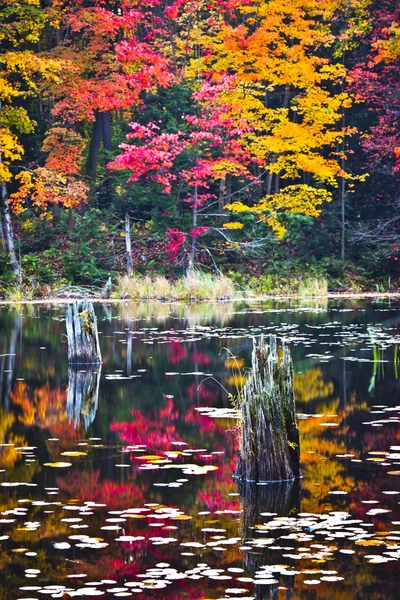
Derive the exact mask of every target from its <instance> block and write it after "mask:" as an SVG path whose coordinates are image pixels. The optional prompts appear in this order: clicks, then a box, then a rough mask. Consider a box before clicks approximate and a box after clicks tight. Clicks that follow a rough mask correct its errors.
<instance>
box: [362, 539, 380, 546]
mask: <svg viewBox="0 0 400 600" xmlns="http://www.w3.org/2000/svg"><path fill="white" fill-rule="evenodd" d="M384 543H385V542H382V541H379V540H357V542H356V546H381V545H382V544H384Z"/></svg>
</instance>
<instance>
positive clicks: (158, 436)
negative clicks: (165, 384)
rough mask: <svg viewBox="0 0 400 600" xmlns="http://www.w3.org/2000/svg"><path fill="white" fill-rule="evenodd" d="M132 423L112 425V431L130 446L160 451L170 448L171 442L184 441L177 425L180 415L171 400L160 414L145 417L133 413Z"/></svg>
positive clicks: (135, 412)
mask: <svg viewBox="0 0 400 600" xmlns="http://www.w3.org/2000/svg"><path fill="white" fill-rule="evenodd" d="M131 415H132V419H133V421H132V422H130V423H127V422H120V423H116V422H114V423H112V424H111V430H112V431H117V432H118V433H119V437H120V439H121V440H122V441H124V442H126V443H128V444H130V445H135V444H144V445H146V446H147V447H148V448H154V449H156V450H159V449H160V448H167V447H169V445H170V443H171V442H174V441H182V438H181V437H180V435H179V434H178V432H177V430H176V427H175V424H174V423H173V422H171V421H174V420H177V419H178V418H179V414H178V412H177V411H175V409H174V404H173V401H172V400H171V399H169V400H168V401H167V402H166V405H165V406H164V408H163V409H162V410H161V411H160V412H159V414H150V415H146V416H145V415H143V414H142V413H141V412H140V411H139V410H132V411H131Z"/></svg>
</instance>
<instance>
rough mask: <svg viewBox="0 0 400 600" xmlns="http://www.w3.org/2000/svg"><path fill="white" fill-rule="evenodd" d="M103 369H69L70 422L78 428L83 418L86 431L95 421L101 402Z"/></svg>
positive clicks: (68, 401) (68, 398) (68, 400)
mask: <svg viewBox="0 0 400 600" xmlns="http://www.w3.org/2000/svg"><path fill="white" fill-rule="evenodd" d="M100 374H101V367H98V368H97V370H95V369H94V368H90V367H89V368H88V369H87V370H85V371H79V370H77V369H76V368H75V367H70V368H69V369H68V396H67V413H68V418H69V421H70V422H71V421H74V423H75V427H77V426H78V425H79V423H80V421H81V417H83V422H84V425H85V429H88V427H89V425H91V424H92V423H93V421H94V418H95V416H96V412H97V405H98V400H99V387H100Z"/></svg>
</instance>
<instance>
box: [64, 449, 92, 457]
mask: <svg viewBox="0 0 400 600" xmlns="http://www.w3.org/2000/svg"><path fill="white" fill-rule="evenodd" d="M61 456H87V452H78V451H72V450H71V451H67V452H61Z"/></svg>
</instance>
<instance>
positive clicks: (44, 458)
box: [0, 300, 400, 600]
mask: <svg viewBox="0 0 400 600" xmlns="http://www.w3.org/2000/svg"><path fill="white" fill-rule="evenodd" d="M96 312H97V315H98V321H99V330H100V332H101V333H100V343H101V347H102V352H103V361H104V362H103V365H102V369H101V372H100V373H98V372H93V371H90V370H87V371H86V372H83V373H73V372H71V371H70V372H69V371H68V362H67V348H66V343H65V323H64V320H63V319H64V314H65V307H64V306H56V307H51V306H48V307H38V306H29V307H24V308H13V309H10V308H2V309H1V310H0V471H1V472H0V481H1V482H2V483H1V486H0V504H1V508H0V513H1V514H0V568H1V574H2V577H1V580H0V599H1V600H3V599H4V600H6V599H7V600H12V599H16V598H21V599H22V598H23V599H25V600H27V599H33V598H34V599H40V598H46V596H47V597H49V598H64V599H65V598H70V597H75V596H76V597H86V596H89V597H94V596H102V597H103V598H105V599H106V598H107V599H108V598H114V597H116V598H119V597H135V596H138V597H139V598H143V599H147V598H160V599H163V600H164V599H166V598H173V599H184V598H185V599H186V598H187V599H197V598H199V599H200V598H202V599H205V598H208V599H227V598H238V599H241V600H244V599H247V598H249V599H251V598H274V599H281V598H282V599H283V598H285V599H289V598H292V599H297V598H302V599H303V598H304V599H315V598H324V599H327V598H328V599H329V598H339V599H366V598H368V599H369V600H376V599H381V598H385V599H392V598H393V599H395V598H399V597H400V592H399V584H398V576H399V573H400V571H399V560H400V510H399V501H400V485H399V482H400V429H399V423H400V419H399V414H400V386H399V379H398V364H397V362H398V359H397V341H398V339H399V338H400V331H399V326H400V304H399V302H398V301H397V300H396V301H395V302H393V301H392V302H391V304H390V303H389V301H387V302H385V303H382V302H380V303H367V302H363V301H357V302H347V303H341V304H339V303H329V305H328V304H327V303H321V304H318V303H316V304H313V303H309V304H304V303H302V304H298V303H292V304H283V303H281V304H279V303H272V302H271V303H269V304H264V305H247V304H245V303H237V304H227V305H220V306H214V305H200V306H189V307H183V306H168V305H154V306H152V305H132V306H130V305H129V306H121V307H117V306H97V307H96ZM271 332H274V333H276V334H277V335H278V337H279V338H280V339H285V340H287V341H288V342H289V343H290V346H291V350H292V356H293V360H294V368H295V372H296V379H295V390H296V399H297V409H298V413H299V425H300V429H301V454H302V473H303V479H302V481H301V484H300V485H297V484H295V485H283V484H282V485H276V484H275V485H269V486H256V487H253V488H251V489H247V490H246V492H245V493H244V492H243V490H239V491H240V492H241V493H242V494H244V495H243V498H241V496H240V495H239V491H238V489H237V486H236V484H235V482H234V481H233V480H232V472H233V469H234V466H235V462H236V457H237V429H236V425H237V422H236V420H235V419H234V418H232V417H233V416H234V411H232V407H231V404H230V401H229V398H228V393H233V394H234V393H235V389H237V387H240V385H241V384H242V383H243V379H244V372H243V369H244V368H245V367H248V366H249V360H250V352H251V347H252V343H253V342H252V337H253V336H258V335H260V334H261V333H264V334H268V333H271ZM234 357H236V358H234ZM76 388H79V389H80V390H81V392H82V391H83V400H82V402H81V404H79V400H78V404H77V396H76V395H75V396H74V390H75V389H76ZM211 408H213V409H214V410H210V409H211Z"/></svg>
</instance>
